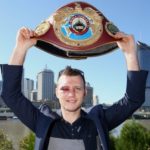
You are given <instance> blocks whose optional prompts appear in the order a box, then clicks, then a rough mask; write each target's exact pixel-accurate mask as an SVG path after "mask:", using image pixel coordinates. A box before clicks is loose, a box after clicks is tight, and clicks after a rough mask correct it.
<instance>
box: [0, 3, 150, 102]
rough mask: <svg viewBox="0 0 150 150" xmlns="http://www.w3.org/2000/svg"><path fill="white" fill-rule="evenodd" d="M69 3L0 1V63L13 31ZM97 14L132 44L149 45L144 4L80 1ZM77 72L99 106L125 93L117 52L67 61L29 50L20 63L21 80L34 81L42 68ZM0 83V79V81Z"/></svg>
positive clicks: (149, 29)
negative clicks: (133, 41) (65, 68)
mask: <svg viewBox="0 0 150 150" xmlns="http://www.w3.org/2000/svg"><path fill="white" fill-rule="evenodd" d="M70 2H73V1H71V0H55V1H54V0H13V1H10V0H1V1H0V63H1V64H7V63H8V60H9V58H10V55H11V52H12V50H13V48H14V46H15V39H16V34H17V31H18V30H19V29H20V28H21V27H22V26H25V27H28V28H31V29H33V30H34V29H35V28H36V26H37V25H38V24H40V23H41V22H42V21H43V20H45V19H47V18H48V17H49V16H50V15H51V14H52V13H54V12H55V11H56V10H57V9H58V8H60V7H61V6H63V5H66V4H67V3H70ZM84 2H87V3H90V4H91V5H93V6H95V7H96V8H97V9H98V10H100V11H101V12H102V13H103V14H104V15H105V16H106V17H107V19H108V20H109V21H112V22H113V23H114V24H115V25H116V26H117V27H118V28H119V29H120V30H121V31H123V32H125V33H127V34H133V35H134V37H135V40H136V41H138V40H139V41H142V42H144V43H146V44H148V45H150V19H149V13H148V12H149V6H150V1H148V0H115V1H111V0H110V1H108V0H84ZM67 65H71V66H72V67H75V68H78V69H81V70H83V71H84V73H85V78H86V81H87V82H89V83H90V85H91V86H92V87H93V88H94V95H98V96H99V102H100V103H108V104H112V103H114V102H116V101H117V100H119V99H120V98H122V97H123V96H124V93H125V89H126V73H127V68H126V62H125V59H124V55H123V53H122V51H121V50H120V49H117V50H115V51H113V52H111V53H109V54H105V55H101V56H98V57H92V58H88V59H85V60H70V59H69V60H68V59H64V58H60V57H56V56H54V55H50V54H48V53H46V52H44V51H41V50H40V49H37V48H36V47H32V48H31V49H30V50H29V51H28V54H27V56H26V60H25V63H24V69H25V77H26V78H30V79H33V80H34V81H36V76H37V73H38V72H40V71H42V70H43V69H44V68H45V67H46V66H47V68H48V69H50V70H52V71H53V72H54V74H55V80H56V78H57V74H58V72H59V70H61V69H63V68H64V67H65V66H67ZM0 80H1V77H0Z"/></svg>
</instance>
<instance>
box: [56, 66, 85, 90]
mask: <svg viewBox="0 0 150 150" xmlns="http://www.w3.org/2000/svg"><path fill="white" fill-rule="evenodd" d="M62 75H67V76H81V78H82V80H83V83H84V87H85V84H86V82H85V77H84V72H83V71H81V70H79V69H75V68H72V67H71V66H66V68H65V69H63V70H61V71H60V72H59V74H58V78H57V80H58V79H59V78H60V77H61V76H62Z"/></svg>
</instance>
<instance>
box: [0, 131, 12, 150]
mask: <svg viewBox="0 0 150 150" xmlns="http://www.w3.org/2000/svg"><path fill="white" fill-rule="evenodd" d="M0 150H14V149H13V146H12V142H11V141H9V140H8V139H7V137H6V135H4V133H3V132H2V131H1V130H0Z"/></svg>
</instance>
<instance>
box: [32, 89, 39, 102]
mask: <svg viewBox="0 0 150 150" xmlns="http://www.w3.org/2000/svg"><path fill="white" fill-rule="evenodd" d="M37 93H38V92H37V90H32V91H31V101H37Z"/></svg>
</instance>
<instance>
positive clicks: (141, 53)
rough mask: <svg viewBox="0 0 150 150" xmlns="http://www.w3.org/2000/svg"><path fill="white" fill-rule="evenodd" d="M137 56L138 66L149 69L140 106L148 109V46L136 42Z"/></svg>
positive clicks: (149, 51) (149, 91)
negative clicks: (143, 100) (143, 99)
mask: <svg viewBox="0 0 150 150" xmlns="http://www.w3.org/2000/svg"><path fill="white" fill-rule="evenodd" d="M138 58H139V62H140V68H141V69H143V70H148V71H149V73H148V78H147V82H146V92H145V102H144V104H143V105H142V108H143V109H144V110H149V111H150V46H148V45H146V44H145V43H142V42H138Z"/></svg>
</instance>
